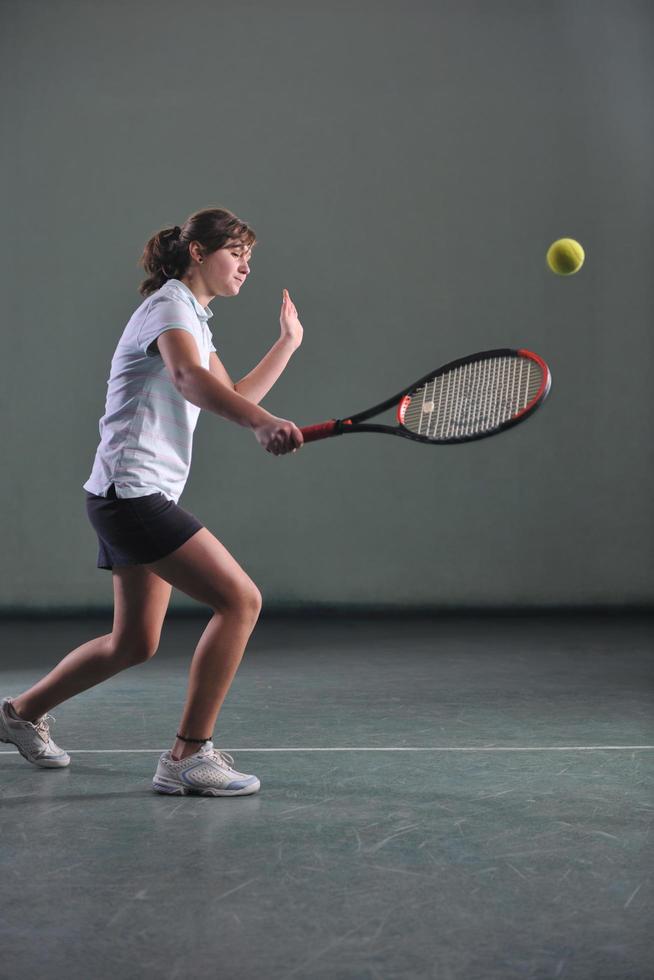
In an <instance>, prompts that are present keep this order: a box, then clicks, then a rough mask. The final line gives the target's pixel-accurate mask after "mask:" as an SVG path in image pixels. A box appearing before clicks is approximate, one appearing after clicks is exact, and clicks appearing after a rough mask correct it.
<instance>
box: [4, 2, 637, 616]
mask: <svg viewBox="0 0 654 980" xmlns="http://www.w3.org/2000/svg"><path fill="white" fill-rule="evenodd" d="M0 10H1V24H0V27H1V30H0V36H1V38H2V41H1V49H0V54H1V57H0V82H1V89H2V93H3V95H2V127H1V137H2V138H1V143H2V166H3V171H4V176H3V180H2V187H3V191H4V193H3V205H2V213H3V217H4V221H3V233H2V235H1V236H0V249H1V250H2V269H3V317H2V326H1V330H2V364H3V381H2V386H1V389H0V409H1V410H2V417H3V420H4V425H3V437H4V446H3V453H2V471H3V480H2V481H1V488H2V489H1V493H2V499H1V510H0V520H1V522H2V524H1V531H2V540H3V544H4V547H3V548H2V550H1V552H0V586H1V588H0V608H2V609H4V610H12V609H13V610H16V609H24V608H26V609H40V608H52V609H55V608H71V609H75V608H78V607H81V608H89V609H90V608H95V607H97V608H98V609H102V608H104V607H106V605H107V604H110V602H111V598H112V597H111V575H110V573H108V572H105V571H100V570H98V569H96V566H95V561H96V551H97V547H96V538H95V534H94V532H93V529H92V528H91V526H90V524H89V523H88V521H87V518H86V513H85V508H84V492H83V490H82V484H83V483H84V482H85V481H86V479H87V477H88V475H89V473H90V471H91V465H92V461H93V455H94V452H95V449H96V446H97V443H98V438H99V433H98V419H99V417H100V416H101V415H102V414H103V411H104V399H105V394H106V382H107V379H108V377H109V366H110V361H111V357H112V354H113V351H114V349H115V346H116V343H117V341H118V338H119V336H120V334H121V332H122V330H123V328H124V326H125V323H126V322H127V320H128V318H129V316H130V315H131V313H132V312H133V310H134V308H135V307H136V306H137V305H138V304H139V303H140V302H141V297H140V296H139V294H138V291H137V287H138V284H139V282H140V280H141V278H142V272H141V270H140V269H138V268H137V266H136V262H137V260H138V257H139V255H140V253H141V250H142V248H143V245H144V243H145V241H146V240H147V239H148V237H149V236H150V235H152V234H153V233H154V232H155V231H157V230H158V229H159V228H162V227H164V226H166V225H169V224H172V223H175V222H177V223H181V222H182V221H183V220H184V219H185V218H186V217H187V215H188V214H190V213H191V212H192V211H195V210H198V209H200V208H203V207H212V206H214V207H226V208H229V209H230V210H232V211H234V212H235V213H236V214H238V215H239V216H240V217H242V218H243V219H244V220H246V221H248V222H249V223H251V224H252V226H253V227H254V229H255V230H256V232H257V234H258V236H259V243H258V245H257V247H256V248H255V252H254V259H253V262H252V275H251V277H250V279H249V281H248V284H247V286H246V288H245V289H244V290H243V293H242V295H241V296H239V297H238V298H234V299H233V300H230V301H227V300H224V299H221V298H216V299H215V300H214V301H213V303H212V309H213V311H214V317H213V319H212V320H211V322H210V326H211V328H212V330H213V333H214V341H215V345H216V347H217V348H218V352H219V355H220V357H221V358H222V360H223V361H224V363H225V366H226V367H227V369H228V371H229V372H230V374H231V376H232V377H233V378H234V379H235V380H238V378H240V377H241V376H243V375H244V374H246V373H247V372H248V371H249V370H250V369H251V368H252V367H253V366H254V365H255V364H256V363H257V362H258V361H259V360H260V358H261V357H262V356H263V355H264V354H265V353H266V351H267V350H268V349H269V347H270V346H271V345H272V343H273V342H274V341H275V340H276V339H277V336H278V334H279V312H280V304H281V293H282V288H283V287H287V288H288V289H289V291H290V293H291V297H292V298H293V300H294V302H295V304H296V306H297V308H298V311H299V315H300V319H301V321H302V324H303V326H304V331H305V332H304V343H303V345H302V346H301V348H300V349H299V350H298V351H297V352H296V354H295V355H294V356H293V358H292V359H291V361H290V363H289V366H288V368H287V370H286V372H285V373H284V374H283V375H282V377H281V378H280V379H279V381H278V382H277V384H276V385H275V386H274V387H273V389H272V390H271V392H270V393H269V394H268V395H267V396H266V398H265V399H264V400H263V402H262V404H263V405H264V407H265V408H267V409H268V410H269V411H271V412H273V413H274V414H276V415H279V416H282V417H284V418H289V419H292V420H293V421H294V422H296V423H297V424H298V425H308V424H311V423H315V422H319V421H323V420H324V419H326V418H331V417H345V416H347V415H348V414H351V413H353V412H356V411H359V410H361V409H363V408H366V407H368V406H369V405H371V404H374V403H375V402H378V401H380V400H382V399H383V398H385V397H388V396H389V395H391V394H393V393H394V392H396V391H399V390H400V389H401V388H402V387H404V386H405V385H407V384H409V383H410V382H411V381H413V380H414V379H415V378H417V377H419V376H421V375H423V374H425V373H426V372H427V371H428V370H430V369H431V368H435V367H437V366H438V365H440V364H442V363H444V362H445V361H447V360H450V359H453V358H455V357H459V356H462V355H465V354H468V353H470V352H472V351H475V350H486V349H490V348H494V347H503V346H525V347H528V348H529V349H531V350H534V351H536V352H537V353H539V354H541V355H542V356H543V357H545V359H546V360H547V361H548V363H549V364H550V366H551V370H552V375H553V384H552V391H551V394H550V398H549V399H548V401H547V402H546V404H545V406H544V407H543V408H542V409H541V410H540V411H539V412H537V413H536V415H535V416H534V417H533V418H532V419H530V420H529V421H528V422H527V423H526V424H524V425H521V426H518V427H517V428H515V429H513V430H511V431H510V432H507V433H505V434H503V435H501V436H499V437H497V438H493V439H488V440H483V441H481V442H477V443H471V444H468V445H463V446H452V447H442V448H432V447H423V446H419V445H416V444H413V443H410V442H408V441H405V440H400V439H393V438H388V437H385V436H381V435H369V436H366V435H359V436H351V437H347V436H345V437H342V438H340V439H334V440H330V441H326V442H324V443H319V444H316V445H309V446H306V447H305V448H304V449H303V450H302V451H301V452H299V453H297V454H295V455H293V456H287V457H282V458H275V457H273V456H271V455H269V454H267V453H265V452H264V451H263V449H262V448H261V447H260V446H259V445H258V443H257V442H256V440H255V438H254V436H253V435H252V434H251V433H250V432H248V431H247V430H246V429H244V428H240V427H238V426H236V425H233V424H231V423H229V422H227V421H226V420H222V419H219V418H218V417H216V416H214V415H211V414H210V413H208V412H203V413H202V415H201V417H200V420H199V423H198V427H197V429H196V434H195V443H194V455H193V464H192V469H191V475H190V478H189V481H188V483H187V486H186V489H185V491H184V493H183V494H182V497H181V498H180V504H182V506H184V507H186V508H187V509H189V510H191V511H192V512H194V513H195V514H196V515H197V516H198V517H199V518H200V519H201V520H202V521H203V522H204V523H205V524H206V525H207V526H208V527H209V529H210V530H211V531H212V532H213V533H214V534H215V535H216V536H217V537H218V538H219V539H220V540H221V541H222V542H223V543H224V544H225V546H226V547H227V548H228V549H229V550H230V551H231V552H232V554H233V555H234V556H235V557H236V559H237V560H238V561H239V562H240V563H241V565H242V566H243V567H244V568H245V569H246V571H247V572H248V573H249V574H250V575H251V576H252V577H253V578H254V580H255V581H256V582H257V584H258V586H259V588H260V589H261V591H262V593H263V596H264V606H265V607H266V608H268V609H274V608H277V607H283V606H288V605H292V604H294V603H296V604H298V603H299V604H308V605H309V604H310V605H313V604H317V605H320V604H324V603H335V604H339V603H343V604H344V605H351V604H369V605H371V606H382V605H388V606H398V607H402V608H408V607H410V606H413V605H421V606H430V607H433V608H435V609H440V608H448V607H453V606H464V607H465V606H481V607H489V608H493V607H496V606H498V607H499V606H515V607H525V606H542V607H547V606H552V605H562V606H571V605H582V606H583V605H588V606H593V605H607V606H611V605H621V604H639V603H640V604H646V603H650V602H651V599H652V581H653V574H652V573H653V571H654V568H653V565H654V561H653V558H652V555H653V549H652V544H653V537H654V535H653V528H652V516H651V515H652V504H651V502H652V496H653V490H654V486H653V483H654V479H653V477H654V466H653V453H652V387H651V383H650V378H651V364H652V340H651V336H652V311H653V307H654V303H653V288H652V265H653V259H654V236H653V234H652V217H653V207H652V203H653V202H652V173H653V172H654V159H653V157H654V152H653V150H654V133H653V129H654V114H653V111H652V108H653V107H652V102H653V100H652V92H653V91H654V88H653V86H654V50H653V48H654V43H653V40H652V39H653V37H654V33H653V31H652V27H653V26H654V25H653V21H654V13H653V11H654V8H653V7H652V5H651V4H650V3H649V2H640V3H639V2H633V0H632V2H617V0H616V2H610V3H609V2H579V0H576V2H575V0H573V2H570V0H556V2H543V0H539V2H533V0H527V2H525V0H511V2H507V0H504V2H499V0H493V2H488V0H485V2H482V0H479V2H471V0H456V2H447V3H445V2H437V3H430V4H427V3H416V2H414V3H408V4H407V3H400V2H394V3H371V2H354V3H344V2H339V3H335V2H329V3H312V2H308V3H307V2H285V3H274V4H267V3H264V2H262V0H257V2H244V3H239V4H238V5H236V4H223V3H210V2H190V3H185V4H184V5H183V6H182V5H180V4H177V3H172V2H168V0H164V2H156V3H155V2H143V0H140V2H136V3H133V2H113V3H110V4H104V3H99V2H91V3H89V2H83V3H82V2H72V0H58V2H45V0H43V2H35V0H20V2H17V0H11V2H7V0H4V2H3V3H2V6H1V8H0ZM561 236H570V237H574V238H577V239H578V240H579V241H580V242H581V243H582V244H583V246H584V248H585V249H586V263H585V265H584V267H583V269H582V270H581V271H580V273H579V274H578V275H576V276H573V277H571V278H569V279H563V278H559V277H556V276H554V275H553V274H552V273H550V272H549V271H548V270H547V268H546V266H545V252H546V249H547V247H548V245H549V244H550V242H551V241H552V240H553V239H555V238H558V237H561ZM385 421H386V419H385ZM172 605H173V606H177V607H179V608H182V607H184V608H185V607H188V608H192V607H195V606H196V604H195V603H193V602H192V600H190V599H187V598H186V597H185V596H183V595H181V594H180V593H177V592H175V593H174V596H173V600H172Z"/></svg>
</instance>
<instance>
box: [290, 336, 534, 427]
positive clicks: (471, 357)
mask: <svg viewBox="0 0 654 980" xmlns="http://www.w3.org/2000/svg"><path fill="white" fill-rule="evenodd" d="M516 354H517V355H519V356H521V357H527V358H530V359H531V360H533V361H535V362H536V363H537V364H538V365H539V366H540V367H541V369H542V372H543V379H542V381H541V384H540V387H539V389H538V391H537V392H536V394H535V395H534V397H533V398H532V399H531V401H530V402H529V403H528V404H527V405H525V407H524V408H521V409H520V411H519V412H516V414H515V415H514V416H512V417H511V418H510V419H507V420H506V421H505V422H502V423H500V424H499V425H497V426H494V427H493V428H492V429H489V430H488V431H486V432H475V433H472V434H470V435H459V436H450V437H449V438H447V439H436V438H431V437H429V436H422V435H418V433H417V432H411V430H410V429H408V428H407V427H406V426H405V425H404V422H403V416H404V411H405V410H406V406H407V405H408V404H409V402H410V398H409V395H410V392H412V391H415V390H416V389H417V388H420V386H421V385H424V384H426V382H427V381H433V380H434V379H435V378H437V377H439V376H440V375H442V374H445V373H446V372H447V371H452V370H454V369H455V368H457V367H461V366H462V365H464V364H469V363H470V362H471V361H484V360H488V359H489V358H492V357H514V356H515V355H516ZM551 383H552V375H551V373H550V369H549V367H548V366H547V364H546V363H545V361H544V360H543V359H542V357H539V356H538V354H534V353H533V351H529V350H526V349H525V348H524V347H520V348H513V347H501V348H497V349H495V350H487V351H478V352H477V353H475V354H468V355H467V356H466V357H459V358H457V359H456V360H454V361H450V362H449V363H448V364H443V365H442V366H441V367H439V368H437V370H436V371H430V372H429V374H426V375H425V376H424V377H423V378H420V379H419V380H418V381H414V382H413V383H412V384H410V385H408V386H407V387H406V388H403V389H402V391H400V392H399V393H398V394H397V395H393V397H392V398H387V399H386V400H385V401H383V402H380V403H379V405H375V406H373V407H372V408H367V409H366V410H365V411H364V412H358V413H357V414H356V415H349V416H348V417H347V418H344V419H330V421H329V422H322V423H319V424H318V425H315V426H313V425H312V426H305V427H303V428H301V430H300V431H301V432H302V434H303V435H305V433H306V437H305V438H306V441H307V442H309V441H313V440H315V439H324V438H329V437H330V436H339V435H344V434H345V433H348V432H351V433H355V432H384V433H387V434H388V435H392V436H401V437H402V438H403V439H412V440H413V441H414V442H422V443H429V444H431V445H440V446H442V445H446V444H448V443H459V442H472V441H473V440H476V439H485V438H486V437H487V436H493V435H496V434H497V433H498V432H502V431H504V430H505V429H509V428H511V426H513V425H516V424H517V423H518V422H522V421H524V419H526V418H527V417H528V416H529V415H531V414H532V413H533V412H535V411H536V409H537V408H538V406H539V405H540V404H541V403H542V402H543V401H544V399H545V398H546V397H547V395H548V392H549V390H550V386H551ZM394 405H396V406H397V411H396V418H397V421H398V423H399V424H398V425H397V426H393V425H381V424H379V423H374V422H373V423H365V421H364V420H365V419H368V418H370V417H371V416H373V415H379V414H381V412H384V411H385V410H386V409H388V408H391V407H392V406H394ZM362 423H363V424H362Z"/></svg>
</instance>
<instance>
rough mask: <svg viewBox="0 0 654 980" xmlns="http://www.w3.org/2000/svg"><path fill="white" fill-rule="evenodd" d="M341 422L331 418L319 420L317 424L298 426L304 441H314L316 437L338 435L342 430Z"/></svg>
mask: <svg viewBox="0 0 654 980" xmlns="http://www.w3.org/2000/svg"><path fill="white" fill-rule="evenodd" d="M343 424H344V423H343V422H342V421H341V420H340V419H331V421H329V422H320V423H319V424H318V425H305V426H300V427H299V429H300V432H301V433H302V436H303V438H304V441H305V442H316V440H317V439H328V438H329V436H340V435H341V433H342V432H343Z"/></svg>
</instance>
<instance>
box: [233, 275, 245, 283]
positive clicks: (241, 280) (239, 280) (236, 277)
mask: <svg viewBox="0 0 654 980" xmlns="http://www.w3.org/2000/svg"><path fill="white" fill-rule="evenodd" d="M234 279H236V281H237V282H245V280H244V279H239V277H238V276H234Z"/></svg>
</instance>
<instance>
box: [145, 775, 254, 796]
mask: <svg viewBox="0 0 654 980" xmlns="http://www.w3.org/2000/svg"><path fill="white" fill-rule="evenodd" d="M260 786H261V783H259V782H257V783H250V785H249V786H244V787H243V788H242V789H218V788H217V787H216V786H207V787H205V788H204V789H202V788H201V787H199V786H198V787H191V786H180V784H179V783H175V782H173V781H172V780H171V781H168V780H165V779H163V778H162V777H161V776H160V777H158V778H155V779H153V780H152V789H153V790H154V791H155V793H164V794H165V795H166V796H246V795H249V794H251V793H257V792H258V791H259V787H260Z"/></svg>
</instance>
